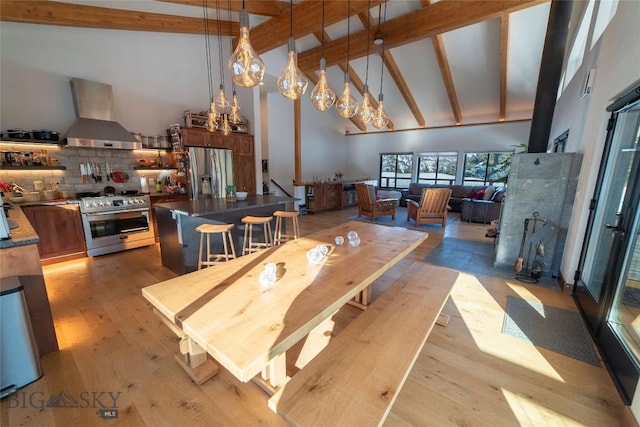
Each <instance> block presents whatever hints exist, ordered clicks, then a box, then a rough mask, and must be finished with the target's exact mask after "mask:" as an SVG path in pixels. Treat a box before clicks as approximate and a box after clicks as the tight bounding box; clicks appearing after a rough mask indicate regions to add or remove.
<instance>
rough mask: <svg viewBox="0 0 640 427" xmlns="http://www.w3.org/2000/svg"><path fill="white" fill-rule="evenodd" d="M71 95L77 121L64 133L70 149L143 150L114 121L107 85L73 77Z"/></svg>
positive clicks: (111, 100)
mask: <svg viewBox="0 0 640 427" xmlns="http://www.w3.org/2000/svg"><path fill="white" fill-rule="evenodd" d="M71 94H72V95H73V107H74V108H75V111H76V116H77V117H78V120H77V121H76V122H75V123H74V124H73V125H71V127H70V128H69V130H68V131H67V133H66V135H65V139H64V143H65V144H67V145H69V146H71V147H93V148H113V149H120V150H139V149H141V148H142V142H140V141H138V140H137V139H136V138H135V137H134V136H133V135H132V134H131V133H129V131H127V130H126V129H125V128H124V127H123V126H122V125H121V124H120V123H118V122H116V121H115V120H114V117H115V112H114V107H113V91H112V90H111V86H110V85H107V84H104V83H98V82H93V81H90V80H83V79H78V78H73V79H71Z"/></svg>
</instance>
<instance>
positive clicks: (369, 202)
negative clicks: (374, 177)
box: [356, 183, 398, 221]
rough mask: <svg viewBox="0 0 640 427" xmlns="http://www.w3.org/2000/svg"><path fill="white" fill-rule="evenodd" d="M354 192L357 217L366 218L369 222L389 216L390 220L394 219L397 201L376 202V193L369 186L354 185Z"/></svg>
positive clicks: (383, 200)
mask: <svg viewBox="0 0 640 427" xmlns="http://www.w3.org/2000/svg"><path fill="white" fill-rule="evenodd" d="M356 191H357V192H358V216H360V215H363V216H368V217H369V218H371V221H375V219H376V218H377V217H379V216H389V215H390V216H391V219H396V206H397V203H398V201H397V200H396V199H380V200H376V191H375V188H374V186H373V185H369V184H362V183H357V184H356Z"/></svg>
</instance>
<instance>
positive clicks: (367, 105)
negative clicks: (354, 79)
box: [357, 0, 376, 125]
mask: <svg viewBox="0 0 640 427" xmlns="http://www.w3.org/2000/svg"><path fill="white" fill-rule="evenodd" d="M367 4H368V7H367V68H366V72H365V77H364V87H363V88H362V103H361V104H360V107H359V108H358V113H357V116H358V118H359V119H360V121H361V122H362V123H364V124H365V125H366V124H369V123H371V120H373V116H374V115H375V112H376V111H375V109H374V108H373V105H372V104H371V96H370V95H369V24H370V21H371V12H370V11H369V10H370V8H371V0H369V1H368V3H367Z"/></svg>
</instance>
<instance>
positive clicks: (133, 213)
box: [80, 195, 155, 256]
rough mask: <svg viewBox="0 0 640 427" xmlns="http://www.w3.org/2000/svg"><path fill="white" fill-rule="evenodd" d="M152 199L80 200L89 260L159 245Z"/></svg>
mask: <svg viewBox="0 0 640 427" xmlns="http://www.w3.org/2000/svg"><path fill="white" fill-rule="evenodd" d="M149 206H150V202H149V196H145V195H126V196H101V197H84V198H81V199H80V213H81V214H82V226H83V229H84V236H85V240H86V244H87V254H88V255H89V256H97V255H104V254H108V253H112V252H118V251H123V250H126V249H133V248H139V247H141V246H148V245H153V244H155V237H154V234H153V223H152V221H151V219H150V210H149V209H150V208H149Z"/></svg>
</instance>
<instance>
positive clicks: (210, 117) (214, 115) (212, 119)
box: [207, 99, 218, 132]
mask: <svg viewBox="0 0 640 427" xmlns="http://www.w3.org/2000/svg"><path fill="white" fill-rule="evenodd" d="M217 119H218V109H217V108H216V103H215V100H213V99H212V100H211V106H210V107H209V113H208V114H207V130H208V131H209V132H214V131H215V130H216V120H217Z"/></svg>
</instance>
